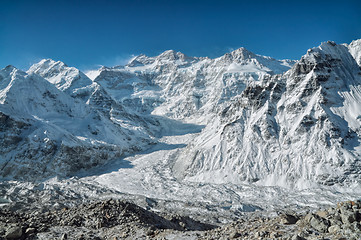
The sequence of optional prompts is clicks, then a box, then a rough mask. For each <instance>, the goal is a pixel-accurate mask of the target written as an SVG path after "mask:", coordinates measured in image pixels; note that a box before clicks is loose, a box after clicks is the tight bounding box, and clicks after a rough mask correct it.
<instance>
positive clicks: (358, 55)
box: [348, 39, 361, 66]
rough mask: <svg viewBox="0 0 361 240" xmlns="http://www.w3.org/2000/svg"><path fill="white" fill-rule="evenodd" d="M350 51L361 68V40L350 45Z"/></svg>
mask: <svg viewBox="0 0 361 240" xmlns="http://www.w3.org/2000/svg"><path fill="white" fill-rule="evenodd" d="M348 49H349V51H350V53H351V55H352V56H353V57H354V59H355V60H356V62H357V63H358V65H360V66H361V39H358V40H354V41H352V42H351V43H350V44H349V45H348Z"/></svg>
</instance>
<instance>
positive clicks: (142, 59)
mask: <svg viewBox="0 0 361 240" xmlns="http://www.w3.org/2000/svg"><path fill="white" fill-rule="evenodd" d="M153 62H154V58H151V57H148V56H147V55H145V54H140V55H138V56H135V57H133V58H132V59H131V60H130V61H129V62H128V64H127V65H126V66H127V67H138V66H144V65H148V64H152V63H153Z"/></svg>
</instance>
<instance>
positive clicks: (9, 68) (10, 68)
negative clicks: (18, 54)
mask: <svg viewBox="0 0 361 240" xmlns="http://www.w3.org/2000/svg"><path fill="white" fill-rule="evenodd" d="M14 69H17V68H16V67H14V66H13V65H7V66H6V67H5V68H4V70H5V71H12V70H14Z"/></svg>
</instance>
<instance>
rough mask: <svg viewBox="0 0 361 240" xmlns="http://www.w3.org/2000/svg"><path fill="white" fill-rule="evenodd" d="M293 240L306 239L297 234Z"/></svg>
mask: <svg viewBox="0 0 361 240" xmlns="http://www.w3.org/2000/svg"><path fill="white" fill-rule="evenodd" d="M291 240H305V238H303V237H301V236H298V235H297V234H296V235H294V236H293V237H292V238H291Z"/></svg>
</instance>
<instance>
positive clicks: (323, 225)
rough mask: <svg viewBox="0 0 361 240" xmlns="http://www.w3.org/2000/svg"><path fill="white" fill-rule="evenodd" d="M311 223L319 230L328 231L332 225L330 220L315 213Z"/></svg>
mask: <svg viewBox="0 0 361 240" xmlns="http://www.w3.org/2000/svg"><path fill="white" fill-rule="evenodd" d="M310 225H311V226H312V227H313V228H314V229H316V230H317V231H319V232H323V233H324V232H327V230H328V227H329V226H330V223H329V221H327V220H326V219H324V218H321V217H320V216H318V215H313V217H312V218H311V219H310Z"/></svg>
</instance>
